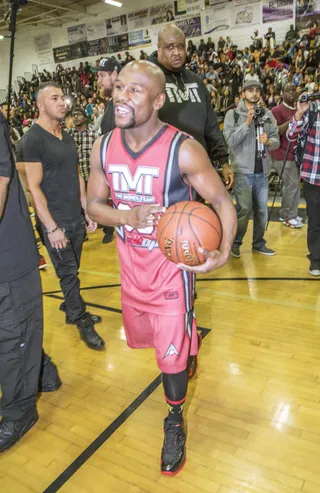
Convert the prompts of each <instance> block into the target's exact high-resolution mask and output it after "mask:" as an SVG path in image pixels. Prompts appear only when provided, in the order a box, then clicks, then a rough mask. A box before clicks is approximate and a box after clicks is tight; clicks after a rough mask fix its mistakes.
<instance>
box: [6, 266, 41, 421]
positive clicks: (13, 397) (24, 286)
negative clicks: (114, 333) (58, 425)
mask: <svg viewBox="0 0 320 493" xmlns="http://www.w3.org/2000/svg"><path fill="white" fill-rule="evenodd" d="M42 336H43V311H42V290H41V281H40V274H39V270H38V268H37V269H36V270H33V271H32V272H30V273H28V274H26V275H25V276H23V277H20V278H19V279H16V280H14V281H10V282H6V283H4V284H0V385H1V390H2V398H1V415H2V417H3V418H6V419H10V420H16V419H20V418H22V417H23V416H24V415H25V414H28V412H31V411H32V410H33V409H34V408H35V406H36V399H37V395H38V387H39V375H40V367H41V361H42V359H43V357H44V359H45V360H46V361H45V363H44V365H46V363H47V360H49V358H48V357H47V356H46V355H44V354H42V351H41V348H42Z"/></svg>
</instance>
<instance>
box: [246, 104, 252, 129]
mask: <svg viewBox="0 0 320 493" xmlns="http://www.w3.org/2000/svg"><path fill="white" fill-rule="evenodd" d="M253 117H254V108H251V109H250V110H248V113H247V119H246V124H247V125H248V127H249V126H250V125H251V122H252V120H253Z"/></svg>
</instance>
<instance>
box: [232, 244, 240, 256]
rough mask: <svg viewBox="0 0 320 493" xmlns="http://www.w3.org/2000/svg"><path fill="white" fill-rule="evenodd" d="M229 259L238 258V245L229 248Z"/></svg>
mask: <svg viewBox="0 0 320 493" xmlns="http://www.w3.org/2000/svg"><path fill="white" fill-rule="evenodd" d="M231 257H233V258H240V247H239V246H238V245H233V247H232V248H231Z"/></svg>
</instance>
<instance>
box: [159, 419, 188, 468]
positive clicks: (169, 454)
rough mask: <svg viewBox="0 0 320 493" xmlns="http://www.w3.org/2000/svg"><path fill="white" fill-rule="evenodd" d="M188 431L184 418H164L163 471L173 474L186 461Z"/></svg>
mask: <svg viewBox="0 0 320 493" xmlns="http://www.w3.org/2000/svg"><path fill="white" fill-rule="evenodd" d="M186 460H187V459H186V432H185V429H184V422H183V420H182V421H180V422H177V421H169V419H168V418H166V419H165V420H164V442H163V447H162V453H161V473H162V474H165V475H168V476H173V475H174V474H177V473H178V472H180V471H181V469H182V468H183V466H184V465H185V463H186Z"/></svg>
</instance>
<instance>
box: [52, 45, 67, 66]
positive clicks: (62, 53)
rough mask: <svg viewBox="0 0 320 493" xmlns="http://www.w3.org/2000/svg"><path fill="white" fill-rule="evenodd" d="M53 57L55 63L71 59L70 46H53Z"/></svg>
mask: <svg viewBox="0 0 320 493" xmlns="http://www.w3.org/2000/svg"><path fill="white" fill-rule="evenodd" d="M53 57H54V62H55V63H62V62H67V61H68V60H71V57H70V46H69V45H67V46H59V48H53Z"/></svg>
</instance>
